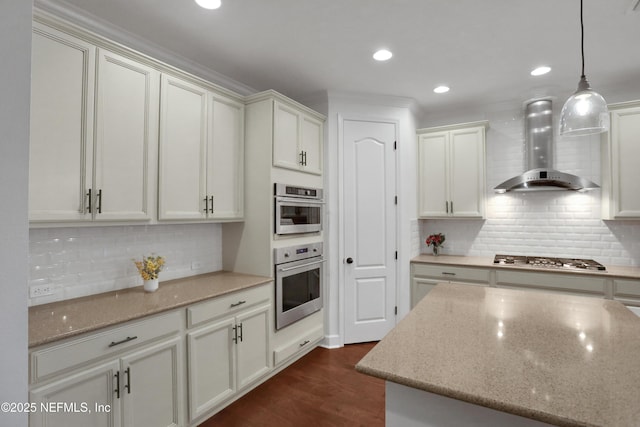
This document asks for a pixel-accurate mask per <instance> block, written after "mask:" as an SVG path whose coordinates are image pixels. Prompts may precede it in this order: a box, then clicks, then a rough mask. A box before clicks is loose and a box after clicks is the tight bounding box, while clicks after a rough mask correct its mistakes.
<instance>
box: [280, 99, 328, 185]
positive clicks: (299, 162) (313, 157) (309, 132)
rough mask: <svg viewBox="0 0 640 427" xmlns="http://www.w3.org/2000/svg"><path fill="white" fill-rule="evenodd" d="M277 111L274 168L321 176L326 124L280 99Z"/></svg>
mask: <svg viewBox="0 0 640 427" xmlns="http://www.w3.org/2000/svg"><path fill="white" fill-rule="evenodd" d="M273 109H274V110H273V166H277V167H281V168H286V169H293V170H298V171H301V172H307V173H312V174H316V175H321V174H322V141H323V123H322V121H320V120H317V119H315V118H313V117H311V116H310V115H308V114H306V113H304V112H303V111H300V110H299V109H297V108H295V107H294V106H291V105H287V104H284V103H282V102H280V101H277V100H275V101H274V105H273Z"/></svg>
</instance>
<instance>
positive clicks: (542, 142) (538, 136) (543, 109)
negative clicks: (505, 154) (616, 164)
mask: <svg viewBox="0 0 640 427" xmlns="http://www.w3.org/2000/svg"><path fill="white" fill-rule="evenodd" d="M524 129H525V149H526V156H527V169H528V170H527V171H526V172H524V173H523V174H521V175H518V176H515V177H513V178H511V179H508V180H506V181H504V182H503V183H502V184H500V185H498V186H497V187H495V188H494V190H495V192H496V193H506V192H507V191H553V190H555V191H558V190H576V191H577V190H591V189H594V188H600V186H599V185H598V184H595V183H593V182H591V181H589V180H588V179H585V178H580V177H579V176H575V175H572V174H570V173H566V172H560V171H557V170H555V169H553V110H552V107H551V100H550V99H538V100H534V101H531V102H529V103H528V104H527V105H526V107H525V118H524Z"/></svg>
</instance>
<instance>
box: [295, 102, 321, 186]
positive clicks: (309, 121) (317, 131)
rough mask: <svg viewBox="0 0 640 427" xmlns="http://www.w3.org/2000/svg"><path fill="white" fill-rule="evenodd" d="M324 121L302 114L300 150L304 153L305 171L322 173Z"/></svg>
mask: <svg viewBox="0 0 640 427" xmlns="http://www.w3.org/2000/svg"><path fill="white" fill-rule="evenodd" d="M322 126H323V124H322V122H320V121H318V120H315V119H313V118H311V117H308V116H304V115H303V116H302V124H301V136H300V151H302V153H304V154H303V160H304V162H303V165H304V166H303V169H302V170H303V171H304V172H308V173H312V174H316V175H322V142H323V137H322V134H323V132H322Z"/></svg>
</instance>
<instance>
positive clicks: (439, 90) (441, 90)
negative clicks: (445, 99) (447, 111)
mask: <svg viewBox="0 0 640 427" xmlns="http://www.w3.org/2000/svg"><path fill="white" fill-rule="evenodd" d="M433 91H434V92H435V93H447V92H449V86H438V87H437V88H435V89H434V90H433Z"/></svg>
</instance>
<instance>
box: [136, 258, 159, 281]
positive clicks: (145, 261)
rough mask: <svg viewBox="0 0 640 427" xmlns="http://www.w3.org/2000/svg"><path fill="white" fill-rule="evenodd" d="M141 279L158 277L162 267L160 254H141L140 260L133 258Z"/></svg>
mask: <svg viewBox="0 0 640 427" xmlns="http://www.w3.org/2000/svg"><path fill="white" fill-rule="evenodd" d="M133 262H134V263H135V265H136V267H138V272H139V273H140V276H141V277H142V280H153V279H157V278H158V274H159V273H160V272H161V271H162V267H164V258H163V257H161V256H160V255H156V256H154V255H150V256H143V257H142V261H138V260H136V259H134V260H133Z"/></svg>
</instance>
